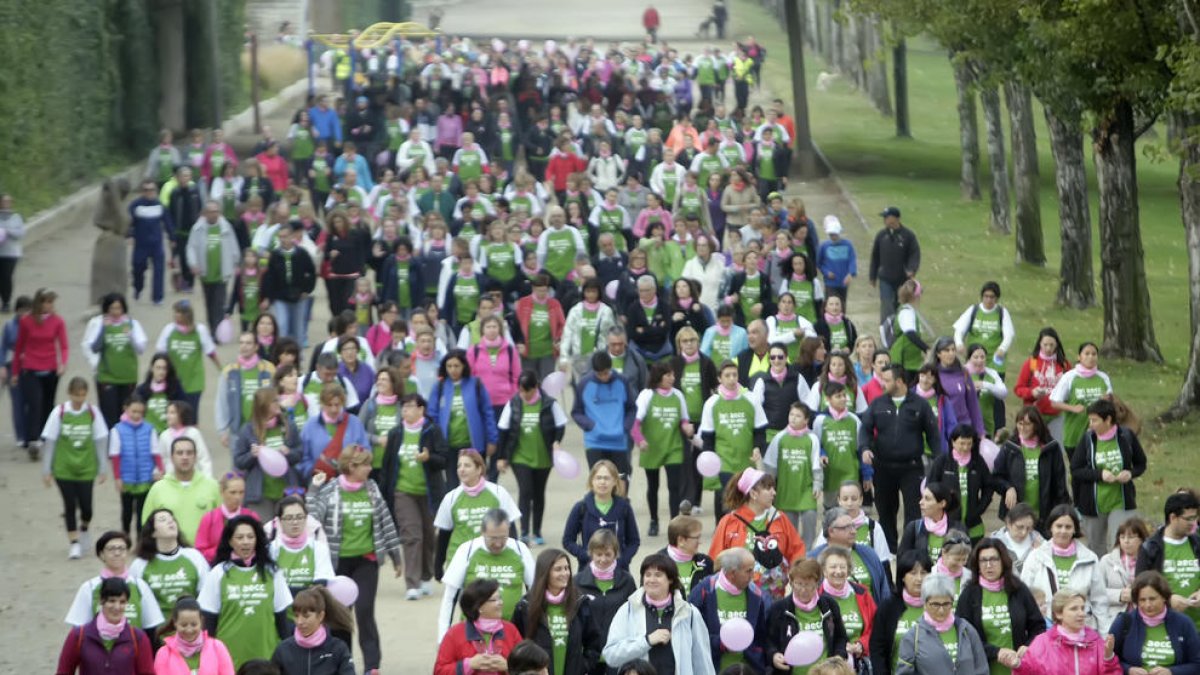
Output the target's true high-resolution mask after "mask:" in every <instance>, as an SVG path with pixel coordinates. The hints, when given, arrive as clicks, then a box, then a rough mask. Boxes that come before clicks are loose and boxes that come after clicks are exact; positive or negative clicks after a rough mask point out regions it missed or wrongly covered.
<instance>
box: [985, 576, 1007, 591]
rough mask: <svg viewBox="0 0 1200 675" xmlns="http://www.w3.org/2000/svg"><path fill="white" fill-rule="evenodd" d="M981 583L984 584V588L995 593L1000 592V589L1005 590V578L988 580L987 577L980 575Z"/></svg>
mask: <svg viewBox="0 0 1200 675" xmlns="http://www.w3.org/2000/svg"><path fill="white" fill-rule="evenodd" d="M979 585H980V586H982V587H983V588H984V590H988V591H991V592H993V593H999V592H1000V591H1002V590H1004V579H997V580H995V581H988V580H987V579H985V578H983V577H982V576H980V577H979Z"/></svg>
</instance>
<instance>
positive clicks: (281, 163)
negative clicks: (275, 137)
mask: <svg viewBox="0 0 1200 675" xmlns="http://www.w3.org/2000/svg"><path fill="white" fill-rule="evenodd" d="M255 159H257V160H258V163H259V164H261V165H262V167H263V168H264V169H266V171H267V178H268V179H270V181H271V187H273V188H275V192H276V193H277V194H283V191H284V190H286V189H287V186H288V163H287V160H286V159H284V158H283V155H275V156H274V157H272V156H270V155H268V154H267V153H265V152H261V153H259V154H258V156H256V157H255Z"/></svg>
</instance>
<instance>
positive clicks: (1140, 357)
mask: <svg viewBox="0 0 1200 675" xmlns="http://www.w3.org/2000/svg"><path fill="white" fill-rule="evenodd" d="M1092 136H1093V141H1094V148H1093V149H1094V153H1093V156H1094V159H1095V162H1096V179H1097V180H1096V182H1097V184H1098V185H1099V187H1100V286H1101V290H1102V291H1103V297H1104V343H1103V344H1102V345H1101V346H1100V351H1101V353H1102V354H1104V355H1105V356H1123V357H1126V358H1130V359H1134V360H1135V361H1162V354H1161V352H1160V351H1159V349H1158V342H1157V341H1156V340H1155V338H1154V321H1153V320H1152V318H1151V313H1150V291H1149V290H1148V289H1147V287H1146V265H1145V260H1144V259H1143V257H1142V256H1143V250H1142V231H1141V224H1140V223H1139V221H1138V190H1137V155H1136V152H1135V150H1134V140H1135V139H1134V129H1133V106H1132V105H1130V103H1129V102H1128V101H1120V102H1118V103H1117V104H1116V105H1115V106H1114V108H1113V110H1112V112H1110V113H1109V115H1108V116H1107V118H1104V119H1101V120H1100V122H1099V124H1098V125H1097V127H1096V128H1095V129H1093V131H1092Z"/></svg>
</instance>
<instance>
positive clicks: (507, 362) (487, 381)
mask: <svg viewBox="0 0 1200 675" xmlns="http://www.w3.org/2000/svg"><path fill="white" fill-rule="evenodd" d="M467 361H468V363H469V364H470V366H471V375H474V376H475V377H477V378H479V381H480V382H482V383H483V388H484V389H487V393H488V398H489V399H490V401H489V402H490V403H491V404H492V407H498V406H502V405H504V404H505V403H508V402H509V401H510V400H512V397H513V396H516V395H517V380H518V379H520V377H521V355H520V354H518V353H517V348H516V347H514V346H513V345H510V344H508V341H507V340H505V341H504V344H503V345H502V346H501V347H500V352H499V353H498V354H496V365H494V366H493V365H492V361H491V358H490V357H488V350H487V347H484V346H483V345H482V344H476V345H472V346H471V348H470V349H468V350H467Z"/></svg>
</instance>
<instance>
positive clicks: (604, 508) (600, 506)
mask: <svg viewBox="0 0 1200 675" xmlns="http://www.w3.org/2000/svg"><path fill="white" fill-rule="evenodd" d="M594 501H595V504H596V510H597V511H599V512H600V515H602V516H607V515H608V512H609V511H611V510H612V507H613V501H612V499H611V498H610V499H609V500H608V501H606V502H602V501H600V500H599V499H596V500H594Z"/></svg>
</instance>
